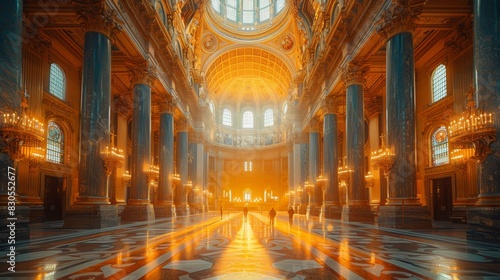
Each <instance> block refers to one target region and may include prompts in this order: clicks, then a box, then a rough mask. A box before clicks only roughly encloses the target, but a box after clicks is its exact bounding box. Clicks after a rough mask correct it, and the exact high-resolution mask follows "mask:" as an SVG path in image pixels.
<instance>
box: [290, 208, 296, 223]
mask: <svg viewBox="0 0 500 280" xmlns="http://www.w3.org/2000/svg"><path fill="white" fill-rule="evenodd" d="M293 214H295V211H293V208H292V207H290V209H288V222H289V223H290V225H292V224H293Z"/></svg>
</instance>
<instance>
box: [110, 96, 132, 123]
mask: <svg viewBox="0 0 500 280" xmlns="http://www.w3.org/2000/svg"><path fill="white" fill-rule="evenodd" d="M132 108H133V105H132V102H131V101H130V100H129V99H128V98H126V97H124V96H123V95H119V94H118V95H115V96H114V98H113V109H114V111H115V112H116V113H118V114H120V115H122V116H124V117H125V118H127V117H128V116H130V113H131V111H132Z"/></svg>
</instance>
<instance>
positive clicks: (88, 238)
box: [0, 212, 500, 280]
mask: <svg viewBox="0 0 500 280" xmlns="http://www.w3.org/2000/svg"><path fill="white" fill-rule="evenodd" d="M457 226H458V227H460V226H459V225H457ZM6 249H7V247H5V245H2V247H1V250H2V253H1V256H2V257H1V258H2V260H1V263H0V267H1V268H2V270H0V279H182V280H187V279H224V280H225V279H252V280H253V279H257V280H259V279H500V246H499V245H494V244H485V243H479V242H471V241H467V240H466V239H465V228H464V227H462V228H458V229H457V228H456V227H455V226H454V224H449V225H448V226H446V225H445V226H443V227H440V228H435V229H430V230H399V229H387V228H378V227H376V226H373V225H367V224H362V223H340V222H339V221H337V220H318V218H313V217H310V218H309V217H305V216H303V215H295V219H294V223H293V225H289V224H288V217H287V216H286V213H278V217H277V221H276V224H275V226H274V227H271V226H270V225H269V220H268V218H267V215H262V214H261V213H252V212H250V213H249V216H248V219H247V220H245V219H244V217H243V213H239V212H237V213H232V214H229V215H226V216H225V217H224V218H223V219H220V217H219V216H217V213H215V212H214V213H205V214H199V215H193V216H190V217H178V218H176V219H173V220H172V219H163V220H157V221H156V222H154V223H150V224H148V223H144V222H142V223H130V224H124V225H121V226H119V227H116V228H109V229H103V230H71V229H63V228H58V227H57V226H55V227H52V228H51V227H39V228H36V227H34V228H33V229H32V238H31V240H29V241H28V242H23V243H21V244H18V245H17V247H16V253H17V256H16V272H15V273H12V272H9V271H8V270H7V266H6V265H5V263H6V261H5V258H6V251H5V250H6Z"/></svg>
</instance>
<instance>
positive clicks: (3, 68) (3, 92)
mask: <svg viewBox="0 0 500 280" xmlns="http://www.w3.org/2000/svg"><path fill="white" fill-rule="evenodd" d="M22 18H23V1H21V0H14V1H1V2H0V26H1V28H0V37H1V38H2V42H1V43H0V97H1V98H0V110H1V113H2V114H4V113H12V112H16V114H19V108H20V103H21V95H20V90H21V77H22V74H21V73H22ZM5 145H6V143H5V142H4V141H0V148H3V147H5ZM0 172H2V175H1V176H0V211H1V213H0V219H1V221H0V226H1V228H0V242H1V243H2V244H7V237H8V236H9V232H10V229H9V228H8V227H7V225H9V224H10V222H11V221H9V220H7V219H9V218H16V221H13V222H14V223H15V225H16V229H15V234H16V240H27V239H29V236H30V229H29V225H28V223H29V207H26V206H22V205H19V204H17V202H18V201H17V195H15V194H14V192H15V193H16V194H17V192H18V191H17V188H18V186H17V185H18V176H17V172H18V171H17V170H16V167H15V165H14V160H13V159H11V158H10V157H9V155H8V154H7V153H4V152H1V153H0ZM9 197H11V198H14V199H13V200H9ZM9 201H10V203H9ZM9 206H10V207H14V208H15V211H14V212H9ZM10 209H12V208H10ZM11 214H12V215H11Z"/></svg>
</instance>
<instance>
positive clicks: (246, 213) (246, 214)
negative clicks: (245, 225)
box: [243, 206, 248, 222]
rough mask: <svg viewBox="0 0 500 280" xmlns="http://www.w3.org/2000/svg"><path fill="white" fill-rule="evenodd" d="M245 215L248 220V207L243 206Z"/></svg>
mask: <svg viewBox="0 0 500 280" xmlns="http://www.w3.org/2000/svg"><path fill="white" fill-rule="evenodd" d="M243 216H245V222H246V221H247V216H248V208H247V207H246V206H245V208H243Z"/></svg>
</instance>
